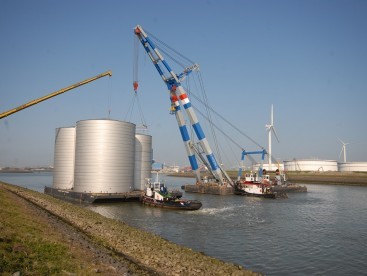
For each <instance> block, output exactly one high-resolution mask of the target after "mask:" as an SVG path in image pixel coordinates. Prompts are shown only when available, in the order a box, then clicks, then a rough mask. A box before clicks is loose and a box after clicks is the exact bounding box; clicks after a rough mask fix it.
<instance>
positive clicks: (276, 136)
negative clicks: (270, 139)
mask: <svg viewBox="0 0 367 276" xmlns="http://www.w3.org/2000/svg"><path fill="white" fill-rule="evenodd" d="M271 130H272V131H273V133H274V136H275V138H277V141H278V143H280V142H279V139H278V135H277V132H276V131H275V127H271Z"/></svg>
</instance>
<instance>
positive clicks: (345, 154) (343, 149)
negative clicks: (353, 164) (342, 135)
mask: <svg viewBox="0 0 367 276" xmlns="http://www.w3.org/2000/svg"><path fill="white" fill-rule="evenodd" d="M337 138H338V137H337ZM338 140H339V141H340V143H342V144H343V146H342V150H341V151H340V153H339V158H340V156H341V155H342V152H343V153H344V163H346V162H347V145H349V144H350V143H345V142H343V141H342V140H340V139H339V138H338Z"/></svg>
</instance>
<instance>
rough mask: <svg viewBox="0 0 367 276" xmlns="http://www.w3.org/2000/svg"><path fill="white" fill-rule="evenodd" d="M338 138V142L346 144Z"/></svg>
mask: <svg viewBox="0 0 367 276" xmlns="http://www.w3.org/2000/svg"><path fill="white" fill-rule="evenodd" d="M336 138H338V140H339V141H340V143H342V144H344V142H343V141H342V140H341V139H340V138H339V137H336Z"/></svg>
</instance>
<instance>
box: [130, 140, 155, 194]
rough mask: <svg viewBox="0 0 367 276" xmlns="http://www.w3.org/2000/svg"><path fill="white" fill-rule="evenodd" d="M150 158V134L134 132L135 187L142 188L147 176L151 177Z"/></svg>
mask: <svg viewBox="0 0 367 276" xmlns="http://www.w3.org/2000/svg"><path fill="white" fill-rule="evenodd" d="M152 159H153V156H152V136H150V135H144V134H136V135H135V172H134V175H135V176H134V187H135V189H137V190H144V187H145V183H146V182H147V178H151V170H152Z"/></svg>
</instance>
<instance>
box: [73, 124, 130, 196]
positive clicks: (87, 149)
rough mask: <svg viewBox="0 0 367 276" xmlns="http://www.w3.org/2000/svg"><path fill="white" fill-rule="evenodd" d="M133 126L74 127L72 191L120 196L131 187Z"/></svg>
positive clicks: (85, 125) (99, 125)
mask: <svg viewBox="0 0 367 276" xmlns="http://www.w3.org/2000/svg"><path fill="white" fill-rule="evenodd" d="M134 150H135V125H134V124H132V123H128V122H122V121H116V120H104V119H100V120H83V121H78V122H77V124H76V143H75V173H74V178H75V184H74V191H76V192H85V193H122V192H129V191H131V190H133V185H134Z"/></svg>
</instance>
